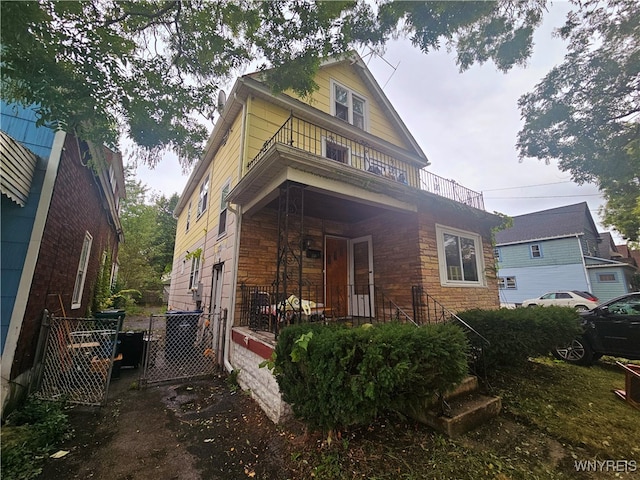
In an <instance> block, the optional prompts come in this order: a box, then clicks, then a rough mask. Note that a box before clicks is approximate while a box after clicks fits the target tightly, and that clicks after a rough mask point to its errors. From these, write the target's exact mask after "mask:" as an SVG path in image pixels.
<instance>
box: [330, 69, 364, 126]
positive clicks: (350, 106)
mask: <svg viewBox="0 0 640 480" xmlns="http://www.w3.org/2000/svg"><path fill="white" fill-rule="evenodd" d="M332 85H333V88H332V89H331V95H332V102H331V104H332V109H333V112H332V114H333V115H334V116H336V117H338V118H339V119H341V120H344V121H345V122H348V123H350V124H351V125H353V126H354V127H358V128H360V129H362V130H366V129H367V100H366V99H365V98H364V97H362V96H361V95H358V94H357V93H355V92H353V91H352V90H350V89H348V88H347V87H345V86H343V85H340V84H339V83H336V82H334V81H332Z"/></svg>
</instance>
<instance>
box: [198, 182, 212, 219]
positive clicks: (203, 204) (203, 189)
mask: <svg viewBox="0 0 640 480" xmlns="http://www.w3.org/2000/svg"><path fill="white" fill-rule="evenodd" d="M208 197H209V175H207V176H206V177H205V179H204V181H203V182H202V183H201V184H200V196H199V197H198V215H197V216H198V217H199V216H200V215H202V213H203V212H204V211H205V210H206V209H207V199H208Z"/></svg>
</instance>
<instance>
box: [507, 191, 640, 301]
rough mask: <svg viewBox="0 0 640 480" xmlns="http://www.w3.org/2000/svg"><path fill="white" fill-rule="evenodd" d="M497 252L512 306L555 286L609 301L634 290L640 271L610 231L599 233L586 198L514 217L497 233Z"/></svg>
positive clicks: (552, 289) (553, 288) (548, 290)
mask: <svg viewBox="0 0 640 480" xmlns="http://www.w3.org/2000/svg"><path fill="white" fill-rule="evenodd" d="M605 240H606V247H607V248H606V249H603V248H602V246H603V242H604V241H605ZM603 251H604V253H603ZM495 255H496V264H497V267H498V281H499V287H500V304H501V305H502V306H507V307H513V306H519V305H520V304H521V303H522V302H523V301H524V300H526V299H529V298H535V297H538V296H540V295H542V294H544V293H546V292H550V291H554V290H585V291H589V292H591V293H593V294H594V295H595V296H597V297H598V298H599V300H600V301H605V300H608V299H610V298H613V297H616V296H618V295H623V294H625V293H628V292H629V291H631V281H630V279H631V276H632V275H633V273H634V272H635V271H636V268H635V267H634V266H632V265H630V264H629V263H626V262H624V261H621V259H619V258H618V257H621V255H619V254H617V253H616V251H615V245H613V242H612V241H611V236H610V234H608V233H607V234H602V235H601V234H599V233H598V230H597V228H596V225H595V222H594V221H593V218H592V217H591V214H590V212H589V208H588V206H587V203H586V202H581V203H577V204H574V205H567V206H564V207H558V208H553V209H549V210H542V211H539V212H533V213H529V214H525V215H519V216H516V217H514V218H513V226H512V227H511V228H508V229H505V230H502V231H500V232H498V233H497V234H496V248H495ZM602 256H604V257H605V258H602Z"/></svg>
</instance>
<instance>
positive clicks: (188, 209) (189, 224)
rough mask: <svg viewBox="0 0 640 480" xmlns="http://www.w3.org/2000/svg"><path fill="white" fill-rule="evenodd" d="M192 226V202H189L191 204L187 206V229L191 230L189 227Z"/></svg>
mask: <svg viewBox="0 0 640 480" xmlns="http://www.w3.org/2000/svg"><path fill="white" fill-rule="evenodd" d="M190 226H191V202H189V206H188V207H187V226H186V228H185V231H186V232H188V231H189V227H190Z"/></svg>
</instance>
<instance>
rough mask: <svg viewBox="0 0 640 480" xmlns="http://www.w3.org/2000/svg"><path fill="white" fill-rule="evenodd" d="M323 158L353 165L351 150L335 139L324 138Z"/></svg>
mask: <svg viewBox="0 0 640 480" xmlns="http://www.w3.org/2000/svg"><path fill="white" fill-rule="evenodd" d="M322 156H323V157H326V158H329V159H331V160H334V161H336V162H339V163H344V164H346V165H351V150H350V149H349V147H347V146H344V145H341V144H340V143H338V142H337V141H335V140H334V139H333V137H328V138H327V137H322Z"/></svg>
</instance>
